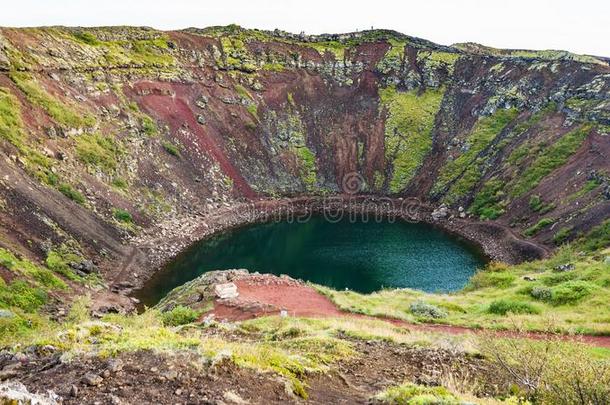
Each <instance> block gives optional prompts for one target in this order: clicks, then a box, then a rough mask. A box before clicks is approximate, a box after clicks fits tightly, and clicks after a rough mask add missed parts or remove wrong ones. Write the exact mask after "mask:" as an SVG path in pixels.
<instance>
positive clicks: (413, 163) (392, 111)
mask: <svg viewBox="0 0 610 405" xmlns="http://www.w3.org/2000/svg"><path fill="white" fill-rule="evenodd" d="M379 97H380V99H381V103H382V105H383V106H384V107H385V108H386V110H387V113H388V116H387V119H386V122H385V153H386V159H387V160H388V161H389V162H392V163H393V165H392V177H391V179H390V191H391V192H393V193H398V192H399V191H401V190H403V189H404V188H405V187H406V186H407V185H408V184H409V182H410V181H411V180H412V179H413V176H415V173H416V172H417V169H418V168H419V167H420V166H421V164H422V162H423V160H424V158H425V157H426V155H427V154H428V153H429V152H430V150H431V148H432V129H433V127H434V119H435V117H436V114H437V113H438V110H439V108H440V105H441V102H442V100H443V90H427V91H425V92H423V93H422V94H420V95H418V94H417V91H416V90H413V91H409V92H399V91H397V90H396V88H394V87H387V88H385V89H381V90H380V91H379Z"/></svg>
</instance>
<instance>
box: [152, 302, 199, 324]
mask: <svg viewBox="0 0 610 405" xmlns="http://www.w3.org/2000/svg"><path fill="white" fill-rule="evenodd" d="M198 317H199V313H198V312H197V311H195V310H194V309H191V308H189V307H185V306H183V305H178V306H177V307H175V308H173V309H172V310H171V311H167V312H164V313H163V314H162V315H161V319H162V321H163V325H165V326H180V325H186V324H187V323H192V322H194V321H195V320H197V318H198Z"/></svg>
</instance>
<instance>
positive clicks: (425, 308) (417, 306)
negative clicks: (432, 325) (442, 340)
mask: <svg viewBox="0 0 610 405" xmlns="http://www.w3.org/2000/svg"><path fill="white" fill-rule="evenodd" d="M409 310H410V311H411V313H412V314H413V315H415V316H417V317H420V318H432V319H441V318H446V317H447V313H446V312H445V311H443V310H442V309H440V308H439V307H437V306H435V305H432V304H428V303H427V302H423V301H415V302H412V303H411V305H410V306H409Z"/></svg>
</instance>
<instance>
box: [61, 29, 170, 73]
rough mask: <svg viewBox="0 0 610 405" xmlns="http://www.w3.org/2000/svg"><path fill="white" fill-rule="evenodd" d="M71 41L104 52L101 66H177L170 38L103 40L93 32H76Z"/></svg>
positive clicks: (162, 36) (98, 60)
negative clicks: (172, 53) (170, 50)
mask: <svg viewBox="0 0 610 405" xmlns="http://www.w3.org/2000/svg"><path fill="white" fill-rule="evenodd" d="M70 38H71V39H73V40H75V41H76V42H77V43H79V44H81V46H85V47H92V48H95V49H99V50H102V52H101V53H100V58H98V59H97V60H96V62H98V63H96V65H99V66H108V67H116V66H125V65H132V66H137V67H156V68H168V67H173V66H175V64H176V62H175V59H174V57H173V56H172V55H171V53H170V52H169V44H168V37H167V36H166V35H160V36H159V37H157V38H149V39H129V40H110V41H106V40H102V39H100V38H98V37H97V36H96V35H95V32H91V31H79V32H74V33H73V34H72V35H71V36H70Z"/></svg>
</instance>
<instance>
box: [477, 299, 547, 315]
mask: <svg viewBox="0 0 610 405" xmlns="http://www.w3.org/2000/svg"><path fill="white" fill-rule="evenodd" d="M487 312H489V313H490V314H495V315H506V314H508V313H511V314H537V313H539V312H540V311H539V310H538V309H537V308H536V307H534V306H533V305H531V304H529V303H527V302H521V301H512V300H496V301H493V302H492V303H491V304H489V307H488V308H487Z"/></svg>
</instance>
